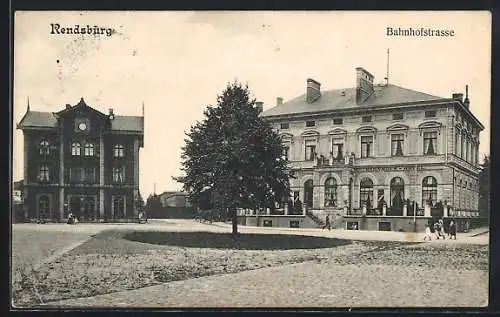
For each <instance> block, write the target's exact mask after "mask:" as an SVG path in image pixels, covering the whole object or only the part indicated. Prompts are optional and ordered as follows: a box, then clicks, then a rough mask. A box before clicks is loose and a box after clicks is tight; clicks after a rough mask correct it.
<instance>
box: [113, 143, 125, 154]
mask: <svg viewBox="0 0 500 317" xmlns="http://www.w3.org/2000/svg"><path fill="white" fill-rule="evenodd" d="M123 151H124V147H123V144H115V147H114V149H113V156H114V157H123Z"/></svg>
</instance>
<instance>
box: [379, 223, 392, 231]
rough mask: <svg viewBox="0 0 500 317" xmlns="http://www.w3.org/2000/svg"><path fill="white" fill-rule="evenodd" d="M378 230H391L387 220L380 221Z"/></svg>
mask: <svg viewBox="0 0 500 317" xmlns="http://www.w3.org/2000/svg"><path fill="white" fill-rule="evenodd" d="M378 231H391V223H390V222H389V221H380V222H379V223H378Z"/></svg>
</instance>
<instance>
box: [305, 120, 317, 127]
mask: <svg viewBox="0 0 500 317" xmlns="http://www.w3.org/2000/svg"><path fill="white" fill-rule="evenodd" d="M314 126H316V121H306V127H314Z"/></svg>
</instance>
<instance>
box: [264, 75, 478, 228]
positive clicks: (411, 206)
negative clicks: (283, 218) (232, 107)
mask: <svg viewBox="0 0 500 317" xmlns="http://www.w3.org/2000/svg"><path fill="white" fill-rule="evenodd" d="M262 117H263V118H264V119H265V120H267V121H268V122H269V123H270V124H271V125H272V126H273V127H274V128H275V129H276V131H278V133H279V134H280V135H281V137H282V140H283V145H284V153H283V155H284V156H286V157H287V158H288V160H289V161H290V164H291V167H292V169H293V170H294V171H295V176H296V177H295V178H294V179H291V188H292V196H293V197H294V199H295V200H296V201H297V200H299V201H301V202H302V203H303V205H304V206H305V208H306V209H307V210H308V211H309V212H312V213H316V214H319V215H325V214H331V215H333V218H334V220H337V221H338V222H339V223H342V226H344V227H345V228H347V229H349V228H350V227H351V226H354V225H355V226H356V228H364V229H370V230H405V231H406V230H409V228H408V227H409V226H415V227H417V226H418V229H419V230H421V229H423V226H424V225H425V224H424V223H425V221H424V220H425V219H426V220H428V219H430V218H436V217H439V218H441V217H444V218H449V217H452V216H453V217H455V218H464V219H468V218H472V217H478V216H479V213H478V199H479V194H478V187H479V182H478V175H479V151H478V149H479V134H480V132H481V131H482V130H483V129H484V126H483V125H482V124H481V123H480V122H479V120H478V119H477V118H476V117H475V116H474V114H473V113H472V112H471V106H470V100H469V96H468V91H467V88H466V93H465V96H464V94H462V93H454V94H452V96H451V98H443V97H437V96H432V95H429V94H425V93H421V92H417V91H413V90H410V89H406V88H402V87H399V86H396V85H392V84H388V83H387V84H384V85H375V84H374V76H373V75H372V74H371V73H370V72H368V71H367V70H365V69H363V68H361V67H358V68H356V86H355V87H353V88H347V89H337V90H331V91H322V90H321V84H320V83H319V82H317V81H316V80H313V79H307V86H306V93H305V94H304V95H301V96H299V97H297V98H294V99H292V100H289V101H287V102H283V99H282V98H277V104H276V106H275V107H273V108H271V109H269V110H267V111H265V112H263V113H262ZM285 209H286V208H285ZM285 212H286V210H285ZM419 219H422V220H419ZM412 220H413V221H412Z"/></svg>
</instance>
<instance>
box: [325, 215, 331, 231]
mask: <svg viewBox="0 0 500 317" xmlns="http://www.w3.org/2000/svg"><path fill="white" fill-rule="evenodd" d="M325 228H328V230H331V229H332V225H331V224H330V215H326V219H325V225H324V226H323V230H325Z"/></svg>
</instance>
